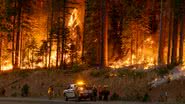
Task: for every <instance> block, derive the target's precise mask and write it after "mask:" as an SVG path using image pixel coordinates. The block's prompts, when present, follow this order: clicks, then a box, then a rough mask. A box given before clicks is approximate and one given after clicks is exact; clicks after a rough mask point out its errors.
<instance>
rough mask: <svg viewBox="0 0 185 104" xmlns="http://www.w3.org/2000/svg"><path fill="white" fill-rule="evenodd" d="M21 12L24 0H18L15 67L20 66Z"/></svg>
mask: <svg viewBox="0 0 185 104" xmlns="http://www.w3.org/2000/svg"><path fill="white" fill-rule="evenodd" d="M21 12H22V0H18V20H17V27H18V29H17V36H16V50H15V68H19V52H20V50H19V48H20V47H19V46H20V41H19V40H20V33H21Z"/></svg>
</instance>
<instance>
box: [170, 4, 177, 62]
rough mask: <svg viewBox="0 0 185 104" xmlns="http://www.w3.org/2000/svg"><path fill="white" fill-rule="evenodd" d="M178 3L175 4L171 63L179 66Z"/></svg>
mask: <svg viewBox="0 0 185 104" xmlns="http://www.w3.org/2000/svg"><path fill="white" fill-rule="evenodd" d="M176 11H177V10H176V3H175V1H174V2H173V12H174V13H173V14H174V19H173V35H172V56H171V63H172V64H177V39H178V35H177V32H178V13H177V12H176Z"/></svg>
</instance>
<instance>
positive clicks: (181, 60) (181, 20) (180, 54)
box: [179, 15, 184, 64]
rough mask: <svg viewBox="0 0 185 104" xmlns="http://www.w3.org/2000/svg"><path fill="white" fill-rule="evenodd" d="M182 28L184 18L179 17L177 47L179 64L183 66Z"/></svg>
mask: <svg viewBox="0 0 185 104" xmlns="http://www.w3.org/2000/svg"><path fill="white" fill-rule="evenodd" d="M183 26H184V16H182V15H181V18H180V46H179V63H180V64H183V45H184V44H183V43H184V33H183V28H184V27H183Z"/></svg>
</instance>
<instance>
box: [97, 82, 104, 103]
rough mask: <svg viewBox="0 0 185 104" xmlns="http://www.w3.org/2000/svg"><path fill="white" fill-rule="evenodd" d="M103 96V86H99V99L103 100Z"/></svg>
mask: <svg viewBox="0 0 185 104" xmlns="http://www.w3.org/2000/svg"><path fill="white" fill-rule="evenodd" d="M102 97H103V94H102V86H101V85H99V86H98V99H99V100H102Z"/></svg>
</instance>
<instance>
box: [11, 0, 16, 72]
mask: <svg viewBox="0 0 185 104" xmlns="http://www.w3.org/2000/svg"><path fill="white" fill-rule="evenodd" d="M14 7H15V8H16V0H15V4H14ZM16 17H17V16H16V15H14V17H13V31H12V66H13V69H14V68H15V24H16Z"/></svg>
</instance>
